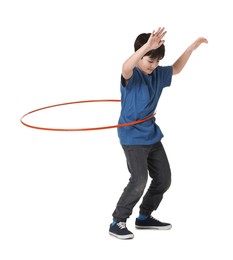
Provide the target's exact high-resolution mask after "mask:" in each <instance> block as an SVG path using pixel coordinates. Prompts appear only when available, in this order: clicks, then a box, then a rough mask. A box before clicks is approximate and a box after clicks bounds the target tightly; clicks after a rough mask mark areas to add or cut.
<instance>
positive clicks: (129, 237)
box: [109, 232, 134, 239]
mask: <svg viewBox="0 0 233 260" xmlns="http://www.w3.org/2000/svg"><path fill="white" fill-rule="evenodd" d="M109 235H111V236H114V237H116V238H118V239H132V238H134V235H133V234H128V235H124V236H121V235H117V234H114V233H112V232H109Z"/></svg>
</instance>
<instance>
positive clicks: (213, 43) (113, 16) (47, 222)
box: [0, 0, 233, 260]
mask: <svg viewBox="0 0 233 260" xmlns="http://www.w3.org/2000/svg"><path fill="white" fill-rule="evenodd" d="M231 15H232V12H231V7H230V1H227V0H222V1H200V0H197V1H182V0H178V1H173V0H165V1H150V0H144V1H138V0H134V1H123V2H121V1H114V2H113V1H107V0H99V1H94V0H89V1H70V0H66V1H59V0H56V1H55V0H54V1H53V0H46V1H45V0H40V1H33V0H31V1H25V0H22V1H11V0H3V1H1V3H0V39H1V40H0V66H1V67H0V87H1V95H0V106H1V107H0V109H1V110H0V111H1V128H0V131H1V135H0V138H1V139H0V144H1V146H0V149H1V164H0V167H1V168H0V247H1V249H0V259H1V260H7V259H11V260H12V259H14V260H17V259H24V260H26V259H30V260H31V259H33V260H35V259H43V260H47V259H49V260H51V259H56V260H58V259H69V260H72V259H95V258H98V259H147V258H151V259H160V260H162V259H165V260H167V259H172V258H173V259H174V258H175V259H180V260H186V259H189V260H191V259H195V260H196V259H213V258H215V259H224V260H226V259H232V257H233V254H232V248H231V246H232V231H233V230H232V219H233V214H232V196H233V191H232V174H233V167H232V145H233V143H232V130H233V129H232V123H231V121H232V91H231V88H232V83H231V78H232V77H231V76H232V66H231V62H232V58H233V57H232V56H233V55H232V54H233V51H232V46H233V42H232V35H231V32H232V18H231V17H232V16H231ZM159 26H164V27H165V28H166V30H167V31H168V32H167V35H166V37H165V40H166V42H165V45H166V56H165V58H164V59H163V60H162V61H161V65H171V64H172V63H173V62H174V61H175V60H176V59H177V58H178V57H179V56H180V55H181V54H182V52H183V51H184V50H185V49H186V48H187V47H188V46H189V45H190V44H191V43H192V42H193V41H194V40H196V38H198V37H199V36H204V37H206V38H207V39H208V41H209V44H203V45H201V46H200V47H199V48H198V49H197V50H196V51H195V52H194V53H193V55H192V56H191V58H190V60H189V62H188V64H187V66H186V67H185V68H184V70H183V71H182V73H181V74H179V75H177V76H175V77H174V78H173V82H172V86H171V87H170V88H167V89H166V90H165V91H164V92H163V95H162V97H161V100H160V103H159V105H158V107H157V123H158V124H159V125H160V127H161V129H162V130H163V133H164V135H165V137H164V139H163V143H164V146H165V149H166V151H167V154H168V157H169V160H170V164H171V168H172V174H173V179H172V186H171V188H170V190H169V191H168V192H167V193H166V194H165V196H164V200H163V202H162V203H161V205H160V207H159V209H158V211H157V213H154V216H155V217H157V218H158V219H160V220H162V221H168V222H171V223H172V224H173V229H172V230H170V231H165V232H158V231H138V230H135V228H134V221H135V217H136V216H137V215H138V205H137V206H136V207H135V209H134V212H133V214H132V216H131V218H130V219H129V220H128V222H127V225H128V228H129V229H130V230H131V231H133V232H134V234H135V238H134V239H133V240H128V241H121V240H117V239H115V238H113V237H110V236H109V235H108V228H109V224H110V222H111V221H112V216H111V214H112V212H113V210H114V208H115V205H116V202H117V200H118V198H119V196H120V194H121V192H122V190H123V188H124V186H125V185H126V183H127V181H128V178H129V175H128V172H127V168H126V163H125V158H124V155H123V152H122V149H121V147H120V145H119V141H118V137H117V133H116V129H110V130H103V131H90V132H53V131H42V130H35V129H31V128H28V127H26V126H23V125H22V124H21V123H20V118H21V116H22V115H23V114H25V113H26V112H29V111H31V110H33V109H36V108H39V107H43V106H47V105H52V104H57V103H63V102H69V101H78V100H89V99H108V98H110V99H119V98H120V91H119V79H120V71H121V65H122V63H123V61H124V60H125V59H126V58H128V56H129V55H131V53H133V42H134V40H135V37H136V36H137V35H138V34H139V33H142V32H151V31H152V30H153V29H157V28H158V27H159ZM81 106H82V105H73V106H71V107H67V106H66V107H63V108H62V109H60V108H59V109H57V110H56V109H54V110H53V111H49V110H47V111H44V112H47V113H44V116H45V118H44V120H45V121H43V117H42V120H41V118H38V121H36V120H37V119H36V118H37V116H38V115H39V114H36V113H35V114H34V116H35V118H34V117H31V118H32V120H34V121H33V123H35V124H37V123H38V124H40V125H44V126H45V125H46V124H48V123H49V124H51V125H49V126H59V127H67V126H69V127H83V126H84V127H85V126H91V127H92V126H96V125H108V124H115V123H116V121H117V119H118V112H119V108H120V104H119V103H105V104H89V105H88V104H86V105H85V109H83V107H81ZM79 109H80V110H79ZM51 112H53V113H52V114H51ZM85 113H86V114H85ZM49 116H50V117H49ZM46 117H48V118H47V119H46ZM33 118H34V119H33ZM28 119H29V117H28ZM25 120H26V119H25ZM92 123H93V125H92Z"/></svg>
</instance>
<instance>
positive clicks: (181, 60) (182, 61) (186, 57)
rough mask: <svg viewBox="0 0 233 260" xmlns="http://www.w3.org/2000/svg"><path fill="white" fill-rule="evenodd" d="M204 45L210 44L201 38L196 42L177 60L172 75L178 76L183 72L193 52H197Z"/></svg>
mask: <svg viewBox="0 0 233 260" xmlns="http://www.w3.org/2000/svg"><path fill="white" fill-rule="evenodd" d="M202 43H208V41H207V40H206V39H205V38H203V37H200V38H198V39H197V40H196V41H195V42H193V43H192V44H191V45H190V46H189V47H188V48H187V49H186V50H185V51H184V53H183V54H182V55H181V56H180V57H179V58H178V59H177V60H176V62H175V63H174V64H173V65H172V74H173V75H176V74H178V73H180V72H181V71H182V69H183V68H184V66H185V64H186V63H187V61H188V60H189V58H190V56H191V54H192V52H193V51H194V50H196V49H197V48H198V47H199V46H200V45H201V44H202Z"/></svg>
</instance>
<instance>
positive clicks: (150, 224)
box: [135, 216, 172, 230]
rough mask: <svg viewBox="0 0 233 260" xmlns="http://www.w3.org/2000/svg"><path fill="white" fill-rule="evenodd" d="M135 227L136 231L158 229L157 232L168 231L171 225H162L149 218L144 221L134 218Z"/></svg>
mask: <svg viewBox="0 0 233 260" xmlns="http://www.w3.org/2000/svg"><path fill="white" fill-rule="evenodd" d="M135 227H136V228H138V229H158V230H168V229H171V228H172V225H171V224H169V223H163V222H160V221H159V220H157V219H155V218H153V217H152V216H149V217H148V218H147V219H145V220H140V219H138V218H136V221H135Z"/></svg>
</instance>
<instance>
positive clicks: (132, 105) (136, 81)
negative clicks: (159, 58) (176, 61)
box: [117, 66, 172, 145]
mask: <svg viewBox="0 0 233 260" xmlns="http://www.w3.org/2000/svg"><path fill="white" fill-rule="evenodd" d="M171 80H172V66H165V67H162V66H158V67H157V68H156V69H155V70H154V71H153V72H152V73H151V74H150V75H145V74H144V73H142V72H141V71H140V69H139V68H137V67H135V68H134V70H133V75H132V77H131V78H130V79H129V81H128V83H127V85H126V86H125V85H124V82H123V80H121V114H120V118H119V121H118V123H119V124H124V123H128V122H132V121H136V120H139V119H144V118H146V117H148V116H151V115H152V114H153V113H154V111H155V109H156V106H157V104H158V101H159V98H160V95H161V93H162V90H163V88H164V87H167V86H170V85H171ZM117 131H118V136H119V139H120V143H121V144H122V145H150V144H154V143H157V142H158V141H160V140H161V139H162V137H163V133H162V132H161V130H160V128H159V126H158V125H157V124H156V123H155V118H152V119H150V120H148V121H145V122H143V123H140V124H136V125H132V126H125V127H120V128H118V129H117Z"/></svg>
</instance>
